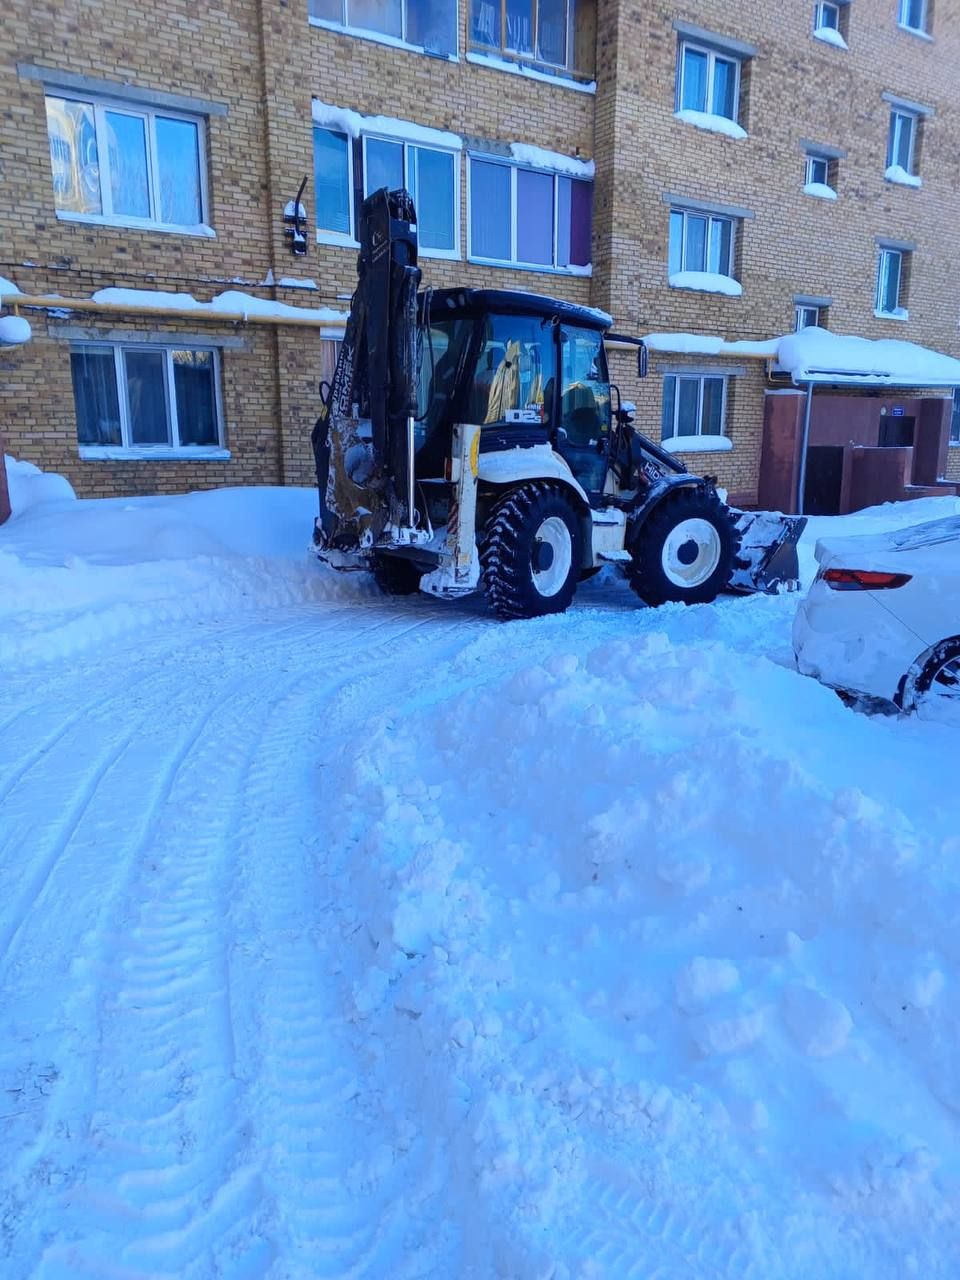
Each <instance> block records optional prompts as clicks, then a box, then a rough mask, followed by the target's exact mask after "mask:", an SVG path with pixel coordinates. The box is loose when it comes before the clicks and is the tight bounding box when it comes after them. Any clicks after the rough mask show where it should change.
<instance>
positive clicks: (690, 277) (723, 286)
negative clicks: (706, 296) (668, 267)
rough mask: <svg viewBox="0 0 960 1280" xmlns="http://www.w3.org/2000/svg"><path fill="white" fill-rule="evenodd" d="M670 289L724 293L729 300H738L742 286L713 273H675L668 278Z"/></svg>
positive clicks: (737, 282) (728, 277)
mask: <svg viewBox="0 0 960 1280" xmlns="http://www.w3.org/2000/svg"><path fill="white" fill-rule="evenodd" d="M668 283H669V285H670V288H671V289H696V290H698V291H699V292H700V293H725V294H726V295H727V297H729V298H739V297H740V295H741V294H742V293H743V286H742V285H741V284H740V282H739V280H733V279H731V277H730V276H721V275H717V274H716V273H715V272H713V271H676V272H674V274H673V275H672V276H669V277H668Z"/></svg>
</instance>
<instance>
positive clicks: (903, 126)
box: [887, 109, 919, 177]
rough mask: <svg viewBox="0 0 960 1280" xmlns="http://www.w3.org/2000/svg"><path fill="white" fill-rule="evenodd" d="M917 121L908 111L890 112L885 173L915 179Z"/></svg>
mask: <svg viewBox="0 0 960 1280" xmlns="http://www.w3.org/2000/svg"><path fill="white" fill-rule="evenodd" d="M918 128H919V119H918V117H917V116H915V115H912V114H911V113H910V112H909V111H901V110H899V109H898V110H894V111H891V112H890V133H889V137H888V140H887V172H888V175H889V171H890V170H891V169H894V170H899V171H901V172H902V173H904V174H906V175H909V176H911V177H915V176H916V175H915V173H914V168H913V166H914V163H915V160H916V155H915V151H916V141H917V133H918Z"/></svg>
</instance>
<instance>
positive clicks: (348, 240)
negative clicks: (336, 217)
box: [317, 231, 360, 249]
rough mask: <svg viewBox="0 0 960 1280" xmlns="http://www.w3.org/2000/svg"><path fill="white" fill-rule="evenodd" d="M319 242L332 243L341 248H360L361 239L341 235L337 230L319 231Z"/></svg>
mask: <svg viewBox="0 0 960 1280" xmlns="http://www.w3.org/2000/svg"><path fill="white" fill-rule="evenodd" d="M317 244H332V245H336V246H337V248H339V249H359V248H360V241H359V240H354V238H353V237H352V236H341V235H338V234H337V232H336V231H318V232H317Z"/></svg>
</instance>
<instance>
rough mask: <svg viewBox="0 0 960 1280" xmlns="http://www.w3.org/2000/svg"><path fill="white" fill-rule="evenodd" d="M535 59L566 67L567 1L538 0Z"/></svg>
mask: <svg viewBox="0 0 960 1280" xmlns="http://www.w3.org/2000/svg"><path fill="white" fill-rule="evenodd" d="M537 57H538V58H539V59H540V61H541V62H551V63H553V64H554V66H557V67H565V66H566V65H567V0H538V4H537Z"/></svg>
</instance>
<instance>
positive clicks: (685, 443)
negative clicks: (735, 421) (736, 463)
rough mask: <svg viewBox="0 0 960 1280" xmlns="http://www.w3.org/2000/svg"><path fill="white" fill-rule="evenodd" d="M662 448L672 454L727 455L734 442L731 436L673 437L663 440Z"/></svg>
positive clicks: (661, 442)
mask: <svg viewBox="0 0 960 1280" xmlns="http://www.w3.org/2000/svg"><path fill="white" fill-rule="evenodd" d="M660 447H661V449H666V450H668V452H670V453H727V452H729V450H731V449H732V448H733V441H732V440H731V439H730V437H729V436H711V435H700V436H671V437H670V438H669V439H667V440H661V441H660Z"/></svg>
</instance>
